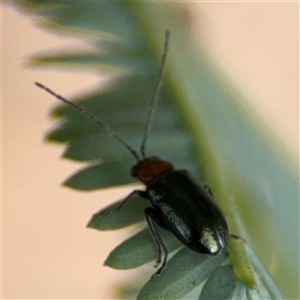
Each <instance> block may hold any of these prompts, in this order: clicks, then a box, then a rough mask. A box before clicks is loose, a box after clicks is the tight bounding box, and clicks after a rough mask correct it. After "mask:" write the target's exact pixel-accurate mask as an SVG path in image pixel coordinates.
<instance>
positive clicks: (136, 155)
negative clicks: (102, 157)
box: [34, 82, 140, 162]
mask: <svg viewBox="0 0 300 300" xmlns="http://www.w3.org/2000/svg"><path fill="white" fill-rule="evenodd" d="M34 84H35V85H37V86H38V87H39V88H41V89H43V90H45V91H46V92H48V93H49V94H51V95H52V96H54V97H55V98H56V99H58V100H60V101H62V102H64V103H65V104H68V105H70V106H72V107H74V108H76V109H77V110H79V111H80V112H81V113H82V114H83V115H84V116H86V117H88V118H89V119H91V120H92V121H94V122H95V123H96V124H98V125H99V126H101V127H102V128H103V129H104V130H106V131H107V132H108V134H109V135H111V136H112V137H113V138H114V139H115V140H117V141H118V142H119V143H121V144H122V145H123V146H124V147H126V148H127V149H128V150H129V152H130V153H131V154H132V155H133V156H134V157H135V159H136V160H137V161H138V162H139V161H140V157H139V155H138V153H137V152H136V151H134V150H133V149H132V148H131V147H130V146H129V145H128V144H127V143H125V142H124V141H123V139H121V137H119V136H118V135H117V133H116V132H114V131H113V130H112V129H111V128H110V127H109V126H108V125H106V124H105V123H103V122H102V121H101V120H100V119H99V118H98V117H96V116H95V115H93V114H91V113H90V112H88V111H86V110H85V109H84V108H83V107H81V106H79V105H77V104H75V103H73V102H71V101H69V100H67V99H65V98H64V97H62V96H61V95H58V94H56V93H55V92H53V91H52V90H50V89H49V88H48V87H46V86H44V85H43V84H41V83H39V82H35V83H34Z"/></svg>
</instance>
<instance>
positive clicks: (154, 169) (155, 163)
mask: <svg viewBox="0 0 300 300" xmlns="http://www.w3.org/2000/svg"><path fill="white" fill-rule="evenodd" d="M172 170H174V167H173V165H172V164H171V163H169V162H167V161H164V160H161V159H159V158H158V157H156V156H151V157H148V158H145V159H143V160H141V161H139V162H138V163H137V164H136V165H134V166H133V167H132V168H131V176H132V177H135V178H138V179H139V180H140V181H141V182H142V183H144V184H145V185H147V184H148V183H150V182H151V181H152V180H153V179H155V178H156V177H157V176H159V175H161V174H163V173H165V172H168V171H172Z"/></svg>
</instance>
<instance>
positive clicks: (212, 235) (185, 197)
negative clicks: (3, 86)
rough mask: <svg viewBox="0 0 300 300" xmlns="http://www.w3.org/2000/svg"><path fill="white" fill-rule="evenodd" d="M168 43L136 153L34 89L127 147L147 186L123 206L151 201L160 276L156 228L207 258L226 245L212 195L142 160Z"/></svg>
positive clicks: (160, 164) (185, 175) (134, 171)
mask: <svg viewBox="0 0 300 300" xmlns="http://www.w3.org/2000/svg"><path fill="white" fill-rule="evenodd" d="M169 39H170V32H169V31H166V32H165V44H164V52H163V57H162V63H161V68H160V73H159V77H158V81H157V85H156V88H155V92H154V94H153V96H152V98H151V103H150V109H149V113H148V118H147V122H146V126H145V131H144V136H143V140H142V144H141V148H140V153H138V152H136V151H135V150H134V149H132V148H131V147H130V146H129V145H128V144H127V143H126V142H124V141H123V140H122V139H121V138H120V137H119V136H118V135H117V134H116V133H115V132H114V131H113V130H112V129H111V128H110V127H109V126H107V125H106V124H104V123H103V122H102V121H101V120H100V119H98V118H97V117H96V116H94V115H92V114H90V113H89V112H86V111H85V110H84V109H83V108H82V107H79V106H77V105H76V104H74V103H72V102H70V101H68V100H66V99H65V98H63V97H62V96H60V95H58V94H56V93H54V92H53V91H52V90H50V89H49V88H47V87H45V86H44V85H42V84H40V83H37V82H36V83H35V84H36V85H37V86H38V87H40V88H42V89H44V90H46V91H47V92H48V93H50V94H51V95H53V96H55V97H56V98H57V99H58V100H60V101H62V102H64V103H66V104H68V105H71V106H73V107H74V108H76V109H77V110H79V111H80V112H81V113H83V114H84V115H86V116H87V117H88V118H90V119H92V120H93V121H94V122H96V123H97V124H98V125H100V126H101V127H102V128H104V129H105V130H106V131H107V132H108V133H109V134H110V135H111V136H112V137H113V138H114V139H116V140H118V141H119V142H120V143H121V144H122V145H123V146H124V147H126V148H127V149H128V150H129V152H130V153H131V154H132V155H133V156H134V157H135V159H136V160H137V163H136V164H135V165H134V166H133V167H132V168H131V175H132V176H133V177H135V178H137V179H139V180H140V181H141V182H142V183H143V184H144V185H145V186H146V189H145V190H144V191H141V190H135V191H133V192H132V193H130V195H128V196H127V197H126V198H125V200H124V202H123V203H125V202H126V201H128V200H130V199H131V198H132V197H134V196H137V195H138V196H140V197H143V198H145V199H147V200H149V201H150V204H151V206H149V207H148V208H146V209H145V216H146V221H147V224H148V227H149V229H150V231H151V233H152V235H153V237H154V240H155V242H156V243H157V246H158V253H159V255H158V260H157V262H158V263H160V267H159V268H158V270H157V272H156V273H155V274H160V273H161V271H162V270H163V269H164V268H165V266H166V263H167V257H168V249H167V247H166V245H165V243H164V241H163V239H162V237H161V235H160V233H159V231H158V229H157V225H159V226H160V227H162V228H165V229H167V230H169V231H170V232H172V233H173V234H174V235H175V236H176V237H177V238H178V239H179V240H180V241H181V242H182V243H183V244H184V245H186V246H187V247H189V248H190V249H192V250H194V251H196V252H199V253H205V254H208V255H211V256H214V255H218V254H219V253H221V252H222V251H223V250H224V249H226V247H227V244H228V240H229V233H228V226H227V223H226V220H225V217H224V215H223V214H222V212H221V210H220V208H219V206H218V205H217V204H216V202H215V200H214V198H213V195H212V193H211V191H210V189H209V188H207V187H204V186H202V185H200V184H199V183H198V182H197V181H196V180H195V179H194V178H193V177H192V176H191V174H190V173H189V172H188V171H187V170H176V169H175V168H174V167H173V165H172V164H171V163H170V162H167V161H163V160H161V159H159V158H158V157H147V155H146V154H145V148H146V147H145V146H146V141H147V136H148V133H149V129H150V124H151V118H152V115H153V112H154V108H155V106H156V102H157V100H158V96H159V93H160V89H161V86H162V79H163V73H164V68H165V61H166V56H167V53H168V47H169ZM140 156H141V157H140ZM162 251H163V252H164V258H163V260H162V261H161V256H162V255H161V254H162Z"/></svg>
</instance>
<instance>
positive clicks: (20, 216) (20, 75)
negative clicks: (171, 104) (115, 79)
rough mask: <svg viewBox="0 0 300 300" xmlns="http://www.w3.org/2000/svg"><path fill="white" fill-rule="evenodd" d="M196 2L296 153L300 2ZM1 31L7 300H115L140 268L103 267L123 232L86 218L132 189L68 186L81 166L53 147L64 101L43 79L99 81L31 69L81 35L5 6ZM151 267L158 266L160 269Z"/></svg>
mask: <svg viewBox="0 0 300 300" xmlns="http://www.w3.org/2000/svg"><path fill="white" fill-rule="evenodd" d="M193 5H195V7H196V5H197V8H198V9H199V12H200V11H201V13H202V16H203V14H204V16H205V19H204V20H203V19H202V21H201V30H203V31H204V32H205V33H206V34H205V36H204V37H203V36H202V37H201V39H202V40H205V42H206V43H207V46H206V47H207V48H208V50H209V51H210V52H211V53H212V55H213V56H214V59H215V60H216V61H217V63H218V64H219V66H220V67H221V68H223V69H224V70H226V72H227V74H228V76H229V78H230V79H231V80H232V81H233V82H235V83H237V84H238V85H239V86H240V87H241V90H242V92H243V93H244V94H245V95H246V98H248V99H249V100H252V101H253V102H252V104H251V105H253V106H254V107H255V108H256V109H257V111H258V113H259V114H260V115H261V116H262V117H263V119H264V120H265V121H266V122H267V124H268V126H269V127H270V128H272V130H274V132H275V133H276V135H277V136H278V137H279V138H280V139H282V140H283V141H284V143H285V147H286V149H287V151H289V152H290V153H291V155H292V156H293V157H294V158H295V159H296V158H297V155H298V106H299V103H298V96H299V95H298V88H299V86H298V85H299V77H298V75H299V59H298V45H299V37H298V33H299V32H298V24H299V18H298V15H299V9H298V7H299V5H298V3H286V2H285V3H275V2H274V3H258V2H256V3H198V4H193ZM193 9H195V8H193ZM197 22H200V20H198V21H197V20H195V26H198V25H199V24H200V23H199V24H197ZM199 26H200V25H199ZM1 33H2V38H1V39H2V41H1V45H2V61H1V69H2V79H1V83H2V89H1V90H2V99H3V100H2V112H3V113H2V133H3V146H2V150H3V161H2V174H3V180H2V181H3V184H2V250H3V252H2V276H3V277H2V297H3V298H22V299H24V298H27V299H29V298H36V299H46V298H52V299H58V298H69V299H72V298H77V299H85V298H98V299H99V298H112V297H113V294H112V293H111V292H112V289H113V288H112V281H113V280H117V281H120V280H122V278H129V277H130V276H132V275H131V274H133V273H134V272H130V271H122V272H120V271H114V270H111V269H109V268H107V267H103V266H102V263H103V261H104V260H105V258H106V256H107V254H108V253H109V251H110V250H111V249H112V248H113V247H114V246H115V245H117V244H118V242H119V240H120V239H121V238H122V232H111V233H102V232H97V231H94V230H90V229H86V228H85V224H86V223H87V221H88V220H89V218H90V216H91V214H92V213H94V212H95V211H97V210H98V209H99V208H100V207H102V206H104V205H105V204H107V203H110V202H111V201H113V200H115V199H118V198H120V197H121V196H122V195H124V194H126V193H128V192H129V191H130V190H131V188H130V187H129V188H123V189H120V190H108V191H103V192H94V193H78V192H73V191H71V190H68V189H65V188H61V187H60V185H59V184H60V182H61V181H62V180H63V179H64V178H65V177H66V176H67V175H68V174H70V172H71V171H73V170H75V169H76V168H77V165H75V164H73V163H70V162H68V161H64V160H61V159H60V158H59V155H60V153H61V151H62V148H61V147H59V146H53V145H45V144H44V143H43V141H42V137H43V135H44V133H45V131H46V130H47V129H48V128H49V126H50V125H51V122H50V121H49V119H48V117H47V113H48V111H49V107H50V106H52V105H54V103H53V101H52V99H50V98H49V97H48V96H47V95H43V94H42V93H41V91H40V90H38V89H37V88H36V87H35V86H34V85H33V82H34V81H36V80H39V81H41V82H44V83H47V85H49V86H51V87H52V88H53V89H54V90H56V91H58V92H59V93H61V94H63V95H66V96H72V95H74V94H75V93H76V92H77V91H78V90H82V89H86V88H88V87H91V86H93V85H94V84H95V83H96V82H97V80H98V78H97V77H96V76H93V75H90V76H87V75H86V74H81V73H78V72H76V73H74V74H70V73H64V72H55V71H49V70H44V71H41V70H30V69H26V68H24V66H23V64H24V61H25V60H26V57H28V56H29V55H30V53H34V52H35V51H37V50H43V49H45V48H47V47H52V48H53V47H57V46H62V45H64V44H65V43H67V44H72V43H78V41H74V40H66V39H65V38H63V39H60V38H59V37H56V36H53V35H50V34H48V33H45V32H43V31H40V30H38V29H36V28H35V27H34V26H33V24H32V22H31V21H30V19H29V18H28V17H24V16H22V15H20V14H19V13H17V12H16V11H14V10H13V9H12V8H11V7H9V6H3V7H2V29H1ZM146 269H147V270H151V271H152V267H151V266H148V267H146Z"/></svg>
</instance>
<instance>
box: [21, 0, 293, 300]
mask: <svg viewBox="0 0 300 300" xmlns="http://www.w3.org/2000/svg"><path fill="white" fill-rule="evenodd" d="M16 7H18V8H22V11H23V12H24V11H25V12H26V13H28V14H29V15H30V16H32V15H33V16H34V17H35V20H37V24H38V25H39V26H41V27H42V28H44V29H46V30H48V31H52V32H55V33H59V34H61V35H66V36H73V37H77V38H78V37H79V38H81V39H82V40H83V42H85V44H86V45H87V47H86V48H87V49H86V50H80V51H79V50H76V49H70V50H66V49H63V50H61V51H59V52H55V53H53V52H49V53H48V54H46V55H45V54H41V55H39V54H37V55H35V56H33V57H32V58H31V59H30V60H29V61H28V64H29V65H31V66H34V67H51V68H61V67H62V66H63V67H69V68H72V69H73V70H74V69H75V68H78V69H81V70H82V69H85V70H87V71H99V70H100V71H101V72H106V74H110V76H112V77H113V80H112V81H111V82H110V84H109V85H108V86H106V87H105V88H101V89H98V90H95V91H93V92H90V93H89V94H84V95H81V96H79V97H77V98H76V99H72V101H74V102H76V103H77V104H78V105H82V106H84V108H85V109H86V110H87V111H90V112H93V114H95V115H97V116H100V117H101V120H103V121H104V122H105V123H107V124H109V126H111V127H112V128H113V129H114V130H115V131H117V132H118V133H119V134H120V136H122V138H123V139H124V140H126V142H128V144H130V145H131V146H132V147H133V148H134V149H138V148H139V145H140V142H141V137H142V133H143V129H144V125H145V124H144V123H145V119H146V113H147V107H148V102H149V101H148V99H150V97H151V95H152V93H153V90H154V86H155V80H156V76H157V72H158V70H159V59H160V56H161V52H162V45H163V36H164V35H163V33H164V29H166V28H168V29H170V30H171V33H172V38H171V51H170V55H169V58H168V62H167V72H166V76H165V80H164V88H163V91H162V94H161V98H160V101H159V103H158V107H157V110H156V113H155V118H154V121H153V126H152V130H151V135H150V137H149V141H148V144H147V145H148V148H147V154H149V155H150V154H155V155H157V156H159V157H161V158H163V159H165V160H167V161H171V162H172V163H174V165H175V166H176V167H177V168H186V169H189V170H190V171H191V172H192V173H193V175H194V176H196V177H197V178H199V180H201V181H204V182H206V183H208V184H209V185H210V186H211V187H212V190H213V192H214V195H215V197H216V199H217V201H218V202H219V203H220V205H221V206H222V208H223V210H224V212H225V214H226V216H227V218H228V222H229V226H230V230H231V232H232V233H234V234H239V232H240V230H239V226H237V222H236V215H239V219H240V220H241V222H240V223H242V224H243V227H244V229H243V230H242V231H241V233H240V234H241V235H242V236H243V237H245V238H246V239H247V244H248V246H251V247H252V248H254V249H255V252H256V253H257V254H258V256H259V257H260V258H261V260H262V261H263V263H264V265H265V266H267V269H268V270H269V271H270V272H271V273H272V274H273V276H274V278H275V281H276V283H277V285H278V287H279V288H280V289H281V290H282V291H283V293H284V294H285V295H286V297H287V298H297V296H295V295H296V293H297V286H298V279H299V278H298V269H297V264H296V263H295V261H298V259H299V257H298V253H299V234H298V233H299V232H298V231H297V228H299V224H298V221H299V220H298V215H297V213H298V211H299V207H298V205H299V204H298V182H297V175H296V171H295V168H293V167H291V164H290V159H289V157H287V155H286V154H285V153H284V152H283V151H282V150H281V147H280V145H279V144H278V142H277V141H275V140H274V138H273V137H272V135H271V134H270V132H268V131H267V130H266V128H264V127H263V125H262V123H261V122H260V120H258V118H257V116H255V114H254V113H253V112H252V111H251V110H250V109H249V108H248V107H246V105H245V104H241V103H243V102H242V101H241V98H242V97H241V95H239V93H238V92H237V91H235V90H234V89H233V88H232V86H231V85H230V84H229V83H228V82H227V81H226V80H225V79H224V76H222V75H221V74H220V73H218V72H216V70H215V69H214V67H213V65H212V63H211V61H210V59H209V57H208V56H207V54H206V53H204V52H203V50H201V49H199V48H198V47H195V42H194V41H193V37H192V35H191V28H190V26H189V21H188V18H189V11H188V9H192V4H190V5H189V6H188V5H180V6H179V5H177V4H175V3H172V4H171V3H163V2H161V3H159V2H158V3H146V2H140V3H139V2H124V1H111V2H101V1H98V2H97V1H93V2H90V1H78V2H75V1H60V2H53V1H42V2H41V1H21V2H16ZM200 17H201V16H200ZM91 49H92V50H91ZM45 84H46V83H45ZM58 92H59V91H58ZM41 97H44V96H41ZM52 116H53V117H54V118H55V119H58V120H59V123H58V124H57V125H56V126H55V127H54V128H53V129H52V130H51V131H50V132H49V133H48V134H47V140H48V141H50V142H57V143H65V144H66V149H65V151H64V154H63V156H64V157H65V158H68V159H72V160H76V161H82V162H84V163H85V166H84V167H83V168H82V169H81V170H79V171H77V172H76V173H75V174H72V175H71V176H70V177H69V178H68V179H67V180H66V181H65V185H66V186H69V187H71V188H74V189H78V190H94V189H98V188H103V187H107V186H114V185H120V184H126V183H130V182H132V181H133V179H132V178H131V177H130V174H129V173H130V172H129V170H130V167H131V166H132V165H133V164H134V160H133V159H132V157H131V155H130V153H128V151H126V149H124V147H122V146H121V145H119V144H118V143H117V142H116V141H114V140H112V139H111V138H110V137H109V136H108V135H107V133H105V132H99V127H98V126H97V125H95V124H94V123H92V122H91V121H90V120H88V119H87V118H86V117H84V116H82V115H80V113H78V112H77V111H75V110H73V108H72V107H66V106H64V105H63V106H62V105H60V106H58V107H57V108H56V109H55V110H54V111H53V112H52ZM283 199H284V201H283ZM138 200H139V199H136V200H134V201H133V203H132V204H130V205H128V206H127V204H126V206H124V211H123V208H122V210H120V211H117V212H116V207H117V204H113V205H111V206H110V207H108V208H106V209H104V210H102V211H100V212H98V213H96V214H95V215H94V216H93V217H92V219H91V220H90V222H89V224H88V226H89V227H92V228H95V229H100V230H110V229H116V228H121V227H124V226H128V225H130V224H133V223H136V222H140V221H141V220H142V219H143V214H142V211H143V208H144V207H145V206H144V203H141V204H138V202H139V201H138ZM233 206H234V207H235V210H234V213H233V211H232V207H233ZM297 208H298V209H297ZM132 216H134V218H132ZM164 235H166V236H165V238H166V239H167V240H168V243H169V246H170V247H171V248H172V249H173V250H175V249H178V247H179V246H180V245H179V244H177V243H176V241H175V239H174V237H172V236H171V235H168V233H164ZM247 248H248V247H247ZM133 249H134V251H133ZM155 252H156V251H155V247H154V245H153V241H152V239H151V238H150V236H149V232H148V231H147V230H145V229H144V230H142V231H140V232H139V233H137V234H136V235H134V236H133V237H131V238H129V239H128V240H126V241H124V242H123V243H122V244H121V245H120V246H118V247H117V248H116V249H115V250H113V251H112V253H111V254H110V255H109V257H108V259H107V260H106V264H107V265H109V266H111V267H114V268H125V269H126V268H136V267H137V266H139V265H142V264H145V263H147V262H149V261H151V260H153V259H155ZM137 257H138V259H137ZM229 257H230V262H231V264H232V267H231V266H229V265H227V266H220V264H221V263H223V262H224V260H225V259H226V254H225V253H224V254H223V255H222V256H220V257H218V258H214V259H208V258H207V257H205V256H203V255H200V254H197V253H192V252H191V251H190V250H189V249H186V248H182V249H179V250H177V252H176V254H175V255H174V256H173V257H172V258H171V259H170V261H169V263H168V268H167V269H166V270H165V271H164V272H163V274H162V275H161V276H160V277H157V278H153V279H151V280H149V281H148V282H147V283H146V284H145V286H144V287H143V288H142V290H141V291H140V293H139V295H138V298H139V299H153V297H154V298H156V299H158V298H160V299H166V298H168V297H171V298H172V299H175V298H178V297H182V296H184V294H187V293H189V292H190V291H191V290H193V289H194V288H195V287H197V286H199V285H200V284H202V283H203V281H204V280H205V279H206V278H207V277H209V279H208V280H207V281H206V283H205V285H204V287H203V289H202V292H201V295H200V298H199V299H204V298H211V299H222V297H223V298H224V299H225V298H226V299H229V298H230V299H245V298H246V299H267V298H268V299H269V298H270V299H279V298H281V295H280V293H279V292H278V290H277V287H276V285H275V284H274V283H273V282H272V280H271V277H270V276H268V273H267V272H265V271H264V268H263V267H262V265H261V264H260V263H259V261H258V259H257V257H256V256H255V255H254V253H253V252H251V255H250V257H251V261H252V262H253V261H255V262H256V263H255V264H254V269H255V271H256V272H257V275H256V282H257V285H258V290H256V291H255V290H251V289H250V288H249V287H253V286H254V284H255V283H254V279H253V272H252V267H251V264H249V261H248V258H247V255H246V251H245V245H244V243H240V242H239V241H232V242H231V245H230V247H229ZM274 259H276V261H278V265H277V266H276V268H275V269H272V270H271V267H270V266H271V265H272V262H273V261H274ZM226 262H227V263H228V260H226ZM183 267H184V268H183ZM233 274H236V275H237V276H238V277H239V279H240V280H241V281H242V282H243V283H244V284H242V283H240V281H238V280H237V278H236V276H234V275H233ZM286 278H288V280H287V279H286ZM224 284H226V286H227V287H226V288H225V289H224V288H223V286H224ZM212 286H213V288H212ZM179 287H180V288H179ZM182 287H185V288H182ZM153 293H154V294H153ZM198 294H199V292H198Z"/></svg>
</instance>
